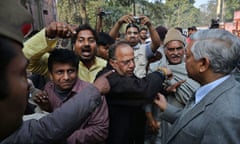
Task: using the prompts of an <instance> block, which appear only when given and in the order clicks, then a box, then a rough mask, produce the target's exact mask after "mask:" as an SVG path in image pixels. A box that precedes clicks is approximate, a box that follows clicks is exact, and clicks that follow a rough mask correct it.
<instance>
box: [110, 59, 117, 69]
mask: <svg viewBox="0 0 240 144" xmlns="http://www.w3.org/2000/svg"><path fill="white" fill-rule="evenodd" d="M109 64H110V65H111V66H112V67H113V68H114V69H115V68H116V62H115V61H114V60H113V59H110V60H109Z"/></svg>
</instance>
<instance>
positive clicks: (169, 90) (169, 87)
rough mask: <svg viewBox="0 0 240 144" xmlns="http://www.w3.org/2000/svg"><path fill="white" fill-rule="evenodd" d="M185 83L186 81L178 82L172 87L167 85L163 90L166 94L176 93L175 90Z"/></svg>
mask: <svg viewBox="0 0 240 144" xmlns="http://www.w3.org/2000/svg"><path fill="white" fill-rule="evenodd" d="M184 82H186V80H181V81H178V82H176V83H174V84H172V85H169V86H168V87H167V88H166V89H165V90H166V91H167V92H170V93H172V92H176V91H177V88H178V87H180V86H181V85H182V83H184Z"/></svg>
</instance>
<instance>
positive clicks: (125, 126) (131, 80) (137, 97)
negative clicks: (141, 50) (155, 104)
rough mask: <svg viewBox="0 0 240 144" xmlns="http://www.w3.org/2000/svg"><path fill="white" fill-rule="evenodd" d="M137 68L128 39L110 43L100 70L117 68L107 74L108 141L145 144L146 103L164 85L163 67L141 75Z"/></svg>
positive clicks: (110, 143) (124, 143) (115, 143)
mask: <svg viewBox="0 0 240 144" xmlns="http://www.w3.org/2000/svg"><path fill="white" fill-rule="evenodd" d="M134 68H135V63H134V50H133V48H132V47H131V46H130V45H129V44H128V43H127V42H124V41H120V42H118V43H116V44H114V45H112V46H111V47H110V49H109V62H108V65H107V67H106V68H105V69H103V70H102V71H101V72H100V73H99V75H100V74H102V73H105V72H106V71H109V70H111V69H115V71H116V72H115V73H113V74H112V75H110V76H108V80H109V83H110V86H111V90H110V92H109V93H108V94H107V96H106V98H107V103H108V106H109V117H110V126H109V127H110V129H109V137H108V140H107V143H108V144H143V143H144V130H145V120H146V118H145V112H144V109H143V106H144V104H146V103H147V102H150V101H151V100H152V99H153V98H154V97H155V95H156V93H157V92H158V91H162V89H163V86H162V83H163V82H164V80H165V75H164V73H163V72H162V71H158V72H153V73H151V74H149V75H148V76H146V77H145V78H142V79H140V78H137V77H136V76H135V75H134V73H133V71H134Z"/></svg>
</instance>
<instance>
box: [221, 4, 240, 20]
mask: <svg viewBox="0 0 240 144" xmlns="http://www.w3.org/2000/svg"><path fill="white" fill-rule="evenodd" d="M224 10H225V18H224V21H225V22H229V21H233V15H234V11H237V10H240V0H225V9H224Z"/></svg>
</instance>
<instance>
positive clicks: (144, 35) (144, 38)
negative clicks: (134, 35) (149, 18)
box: [140, 30, 148, 40]
mask: <svg viewBox="0 0 240 144" xmlns="http://www.w3.org/2000/svg"><path fill="white" fill-rule="evenodd" d="M140 38H141V39H142V40H146V39H147V38H148V35H147V31H146V30H141V31H140Z"/></svg>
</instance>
